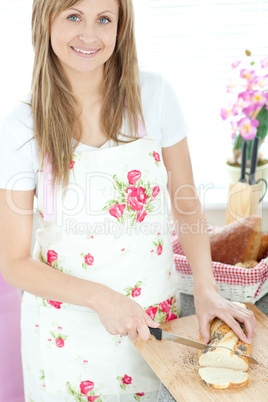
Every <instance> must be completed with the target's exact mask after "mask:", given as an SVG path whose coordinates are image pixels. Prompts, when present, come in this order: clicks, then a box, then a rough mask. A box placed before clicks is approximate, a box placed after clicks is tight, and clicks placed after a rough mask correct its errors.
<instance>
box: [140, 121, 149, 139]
mask: <svg viewBox="0 0 268 402" xmlns="http://www.w3.org/2000/svg"><path fill="white" fill-rule="evenodd" d="M146 135H147V132H146V129H145V127H144V125H143V123H142V121H141V120H140V119H139V121H138V136H139V137H140V138H142V137H145V136H146Z"/></svg>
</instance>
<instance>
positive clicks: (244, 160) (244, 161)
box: [239, 141, 248, 183]
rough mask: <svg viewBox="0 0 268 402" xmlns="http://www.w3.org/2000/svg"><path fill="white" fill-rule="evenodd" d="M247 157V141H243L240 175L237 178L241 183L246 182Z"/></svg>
mask: <svg viewBox="0 0 268 402" xmlns="http://www.w3.org/2000/svg"><path fill="white" fill-rule="evenodd" d="M247 159H248V143H247V142H246V141H245V142H244V143H243V148H242V164H241V177H240V180H239V181H240V182H241V183H245V182H246V167H247Z"/></svg>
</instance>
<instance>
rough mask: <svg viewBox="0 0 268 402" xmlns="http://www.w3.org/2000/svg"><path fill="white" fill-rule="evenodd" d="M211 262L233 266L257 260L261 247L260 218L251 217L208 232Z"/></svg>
mask: <svg viewBox="0 0 268 402" xmlns="http://www.w3.org/2000/svg"><path fill="white" fill-rule="evenodd" d="M209 238H210V247H211V257H212V260H213V261H217V262H222V263H224V264H230V265H235V264H236V263H238V262H244V261H247V260H257V256H258V253H259V249H260V245H261V238H262V232H261V218H260V217H259V216H257V215H251V216H249V217H246V218H241V219H239V220H237V221H235V222H232V223H230V224H229V225H225V226H223V227H219V228H214V229H213V230H211V231H210V232H209Z"/></svg>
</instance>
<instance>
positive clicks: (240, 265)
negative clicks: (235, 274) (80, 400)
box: [235, 260, 258, 268]
mask: <svg viewBox="0 0 268 402" xmlns="http://www.w3.org/2000/svg"><path fill="white" fill-rule="evenodd" d="M256 265H258V261H255V260H248V261H245V262H238V263H237V264H235V267H238V268H254V267H256Z"/></svg>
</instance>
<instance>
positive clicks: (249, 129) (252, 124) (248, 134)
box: [237, 117, 259, 140]
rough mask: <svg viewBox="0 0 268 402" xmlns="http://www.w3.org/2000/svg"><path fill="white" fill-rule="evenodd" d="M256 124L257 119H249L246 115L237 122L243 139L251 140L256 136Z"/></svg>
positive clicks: (257, 123)
mask: <svg viewBox="0 0 268 402" xmlns="http://www.w3.org/2000/svg"><path fill="white" fill-rule="evenodd" d="M258 125H259V122H258V120H255V119H249V118H248V117H244V118H243V119H241V120H239V122H238V123H237V127H238V129H239V130H240V135H241V137H243V138H244V140H252V139H253V138H254V137H255V136H256V134H257V127H258Z"/></svg>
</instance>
